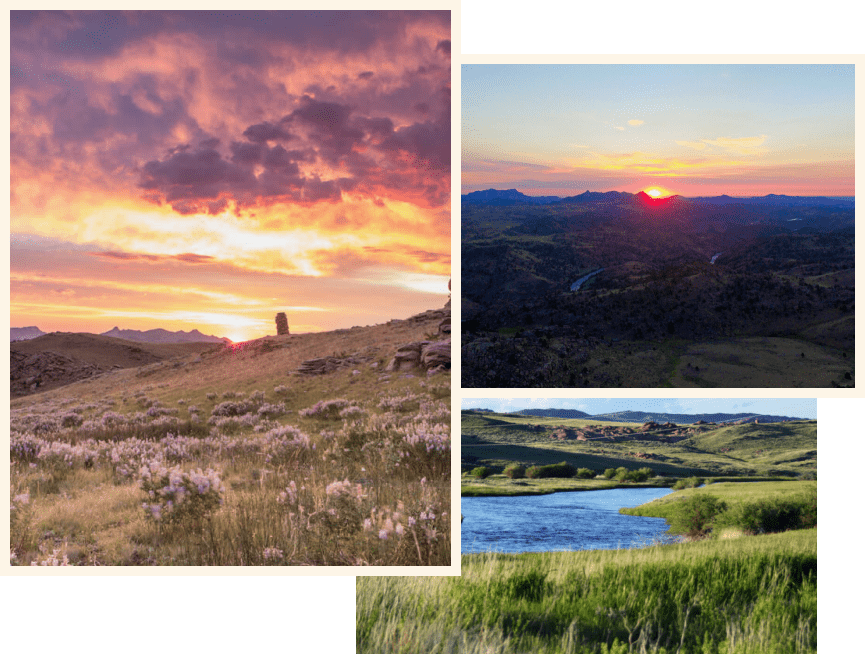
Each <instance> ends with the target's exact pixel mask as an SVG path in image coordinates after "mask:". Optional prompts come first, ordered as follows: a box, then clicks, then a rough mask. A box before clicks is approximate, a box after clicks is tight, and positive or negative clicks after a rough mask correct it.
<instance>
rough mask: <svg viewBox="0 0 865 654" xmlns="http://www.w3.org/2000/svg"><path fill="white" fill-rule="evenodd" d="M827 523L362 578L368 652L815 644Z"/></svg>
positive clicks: (497, 557)
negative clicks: (821, 530)
mask: <svg viewBox="0 0 865 654" xmlns="http://www.w3.org/2000/svg"><path fill="white" fill-rule="evenodd" d="M816 568H817V533H816V529H811V530H802V531H791V532H786V533H783V534H772V535H766V536H751V537H743V538H739V539H736V540H704V541H700V542H696V543H682V544H675V545H663V546H653V547H648V548H644V549H638V550H605V551H582V552H547V553H538V554H517V555H506V554H495V553H489V554H473V555H469V556H464V557H463V559H462V577H461V578H430V577H413V578H408V579H400V578H391V577H358V579H357V582H356V584H357V597H356V619H357V623H356V638H357V652H358V653H360V654H363V653H366V652H401V653H405V654H408V653H409V652H430V653H431V654H433V653H449V652H461V653H463V654H466V653H468V654H474V653H479V654H480V653H482V652H483V653H487V652H496V653H501V654H517V653H529V652H531V653H538V654H547V653H549V654H553V653H556V654H558V653H562V654H565V653H567V654H570V653H590V652H591V653H603V654H610V653H615V654H623V653H625V652H656V653H658V654H661V653H663V654H672V653H673V652H680V653H681V654H690V653H700V654H716V653H722V652H723V653H725V654H732V653H734V652H758V653H763V652H766V653H769V652H772V653H774V652H791V653H801V652H816V646H817V572H816Z"/></svg>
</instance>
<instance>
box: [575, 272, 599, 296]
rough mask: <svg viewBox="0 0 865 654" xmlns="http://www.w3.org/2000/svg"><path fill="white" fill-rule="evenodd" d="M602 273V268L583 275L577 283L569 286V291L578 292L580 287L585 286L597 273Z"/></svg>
mask: <svg viewBox="0 0 865 654" xmlns="http://www.w3.org/2000/svg"><path fill="white" fill-rule="evenodd" d="M603 271H604V269H603V268H598V269H597V270H596V271H594V272H590V273H589V274H588V275H583V276H582V277H580V278H579V279H578V280H577V281H575V282H574V283H573V284H571V290H572V291H579V290H580V286H582V285H583V284H585V283H586V282H587V281H588V280H590V279H591V278H592V277H594V276H595V275H597V274H598V273H599V272H603Z"/></svg>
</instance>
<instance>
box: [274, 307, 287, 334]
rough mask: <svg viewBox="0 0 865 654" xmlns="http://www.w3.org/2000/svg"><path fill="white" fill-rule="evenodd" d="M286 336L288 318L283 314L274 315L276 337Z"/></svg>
mask: <svg viewBox="0 0 865 654" xmlns="http://www.w3.org/2000/svg"><path fill="white" fill-rule="evenodd" d="M286 334H288V318H286V317H285V314H284V313H278V314H276V335H277V336H284V335H286Z"/></svg>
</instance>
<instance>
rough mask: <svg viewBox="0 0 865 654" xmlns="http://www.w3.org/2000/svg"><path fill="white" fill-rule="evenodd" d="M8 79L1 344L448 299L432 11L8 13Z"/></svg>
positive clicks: (370, 319) (328, 320)
mask: <svg viewBox="0 0 865 654" xmlns="http://www.w3.org/2000/svg"><path fill="white" fill-rule="evenodd" d="M11 61H12V86H11V168H12V188H11V232H12V251H11V269H10V276H11V319H12V326H26V325H37V326H39V327H40V328H41V329H42V330H43V331H55V330H58V331H90V332H101V331H106V330H108V329H110V328H111V327H113V326H115V325H117V326H119V327H121V328H129V329H152V328H155V327H163V328H166V329H172V330H176V329H185V330H190V329H199V330H200V331H202V332H204V333H214V334H216V335H219V336H228V337H229V338H233V339H243V338H252V337H257V336H263V335H265V334H268V333H274V331H275V327H274V322H273V320H274V315H275V314H276V313H277V312H279V311H285V312H286V313H287V314H288V316H289V324H290V326H291V328H292V331H318V330H324V329H333V328H338V327H350V326H353V325H363V324H373V323H376V322H384V321H387V320H389V319H391V318H405V317H408V316H409V315H412V314H414V313H418V312H420V311H423V310H426V309H430V308H435V307H439V306H441V305H443V304H444V302H445V301H446V300H447V297H448V291H447V282H448V279H449V277H450V102H451V100H450V13H449V12H324V13H322V12H232V13H226V14H219V13H214V12H176V13H174V12H132V13H115V12H12V18H11Z"/></svg>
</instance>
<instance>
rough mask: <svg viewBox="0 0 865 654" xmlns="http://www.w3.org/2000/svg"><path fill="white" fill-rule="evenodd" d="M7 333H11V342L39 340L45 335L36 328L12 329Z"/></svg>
mask: <svg viewBox="0 0 865 654" xmlns="http://www.w3.org/2000/svg"><path fill="white" fill-rule="evenodd" d="M9 331H10V332H11V336H12V339H11V340H12V341H29V340H30V339H31V338H39V337H40V336H44V335H45V332H43V331H42V330H41V329H39V328H38V327H12V328H10V330H9Z"/></svg>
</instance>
